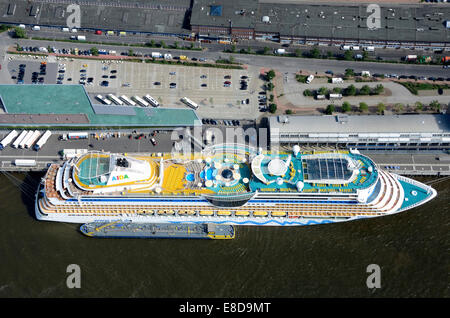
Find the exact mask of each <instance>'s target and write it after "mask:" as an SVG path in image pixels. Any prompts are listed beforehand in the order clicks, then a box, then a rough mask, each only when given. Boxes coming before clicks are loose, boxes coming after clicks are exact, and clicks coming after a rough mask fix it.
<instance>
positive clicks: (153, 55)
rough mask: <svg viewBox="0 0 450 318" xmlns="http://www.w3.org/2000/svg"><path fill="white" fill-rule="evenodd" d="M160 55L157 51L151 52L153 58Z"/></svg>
mask: <svg viewBox="0 0 450 318" xmlns="http://www.w3.org/2000/svg"><path fill="white" fill-rule="evenodd" d="M161 56H162V55H161V53H159V52H152V57H154V58H160V57H161Z"/></svg>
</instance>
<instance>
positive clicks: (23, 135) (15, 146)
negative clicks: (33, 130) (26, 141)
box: [12, 130, 28, 148]
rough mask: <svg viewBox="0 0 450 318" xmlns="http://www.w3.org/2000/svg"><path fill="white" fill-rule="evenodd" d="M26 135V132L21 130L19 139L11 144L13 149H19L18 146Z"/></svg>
mask: <svg viewBox="0 0 450 318" xmlns="http://www.w3.org/2000/svg"><path fill="white" fill-rule="evenodd" d="M27 133H28V130H22V132H21V133H20V135H19V137H17V138H16V140H14V142H13V144H12V146H13V148H19V144H20V143H21V142H22V140H23V138H25V136H26V135H27Z"/></svg>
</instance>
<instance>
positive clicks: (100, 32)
mask: <svg viewBox="0 0 450 318" xmlns="http://www.w3.org/2000/svg"><path fill="white" fill-rule="evenodd" d="M102 33H103V32H102V31H100V30H96V31H95V34H97V35H102Z"/></svg>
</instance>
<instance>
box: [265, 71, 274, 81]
mask: <svg viewBox="0 0 450 318" xmlns="http://www.w3.org/2000/svg"><path fill="white" fill-rule="evenodd" d="M266 77H267V80H268V81H271V80H273V78H274V77H275V71H274V70H270V71H268V72H267V73H266Z"/></svg>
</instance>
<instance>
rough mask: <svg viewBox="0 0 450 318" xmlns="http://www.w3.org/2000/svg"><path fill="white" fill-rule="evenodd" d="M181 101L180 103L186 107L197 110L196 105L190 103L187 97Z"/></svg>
mask: <svg viewBox="0 0 450 318" xmlns="http://www.w3.org/2000/svg"><path fill="white" fill-rule="evenodd" d="M181 101H182V102H183V103H185V104H186V105H188V106H189V107H191V108H193V109H197V108H198V105H197V103H194V102H193V101H191V100H190V99H189V98H187V97H183V98H182V99H181Z"/></svg>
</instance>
